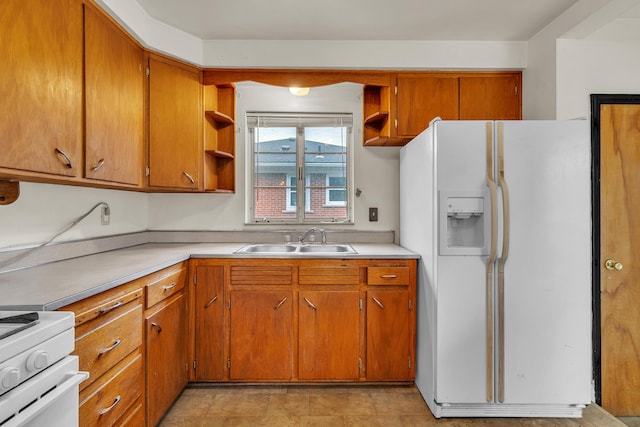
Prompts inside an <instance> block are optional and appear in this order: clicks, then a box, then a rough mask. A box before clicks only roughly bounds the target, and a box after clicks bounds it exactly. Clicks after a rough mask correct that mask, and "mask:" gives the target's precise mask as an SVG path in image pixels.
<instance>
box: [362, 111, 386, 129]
mask: <svg viewBox="0 0 640 427" xmlns="http://www.w3.org/2000/svg"><path fill="white" fill-rule="evenodd" d="M388 119H389V112H388V111H376V112H375V113H373V114H371V115H369V116H367V117H365V119H364V125H365V126H376V127H378V128H379V127H381V126H382V125H383V124H384V122H386V121H387V120H388Z"/></svg>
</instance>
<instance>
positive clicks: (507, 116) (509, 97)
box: [460, 72, 522, 120]
mask: <svg viewBox="0 0 640 427" xmlns="http://www.w3.org/2000/svg"><path fill="white" fill-rule="evenodd" d="M521 88H522V74H521V73H520V72H516V73H495V74H486V75H474V76H461V77H460V120H520V119H522V90H521Z"/></svg>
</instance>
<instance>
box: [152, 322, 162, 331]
mask: <svg viewBox="0 0 640 427" xmlns="http://www.w3.org/2000/svg"><path fill="white" fill-rule="evenodd" d="M151 327H155V328H158V333H160V332H162V326H160V325H158V324H157V323H156V322H153V323H152V324H151Z"/></svg>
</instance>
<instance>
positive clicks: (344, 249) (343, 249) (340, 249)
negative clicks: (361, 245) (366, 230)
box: [300, 244, 356, 254]
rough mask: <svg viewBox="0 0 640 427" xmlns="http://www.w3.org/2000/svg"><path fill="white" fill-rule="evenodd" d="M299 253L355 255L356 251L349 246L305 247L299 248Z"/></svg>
mask: <svg viewBox="0 0 640 427" xmlns="http://www.w3.org/2000/svg"><path fill="white" fill-rule="evenodd" d="M300 252H315V253H318V252H323V253H348V254H354V253H356V251H355V250H354V249H353V248H352V247H351V245H347V244H340V245H337V244H336V245H332V244H324V245H305V246H300Z"/></svg>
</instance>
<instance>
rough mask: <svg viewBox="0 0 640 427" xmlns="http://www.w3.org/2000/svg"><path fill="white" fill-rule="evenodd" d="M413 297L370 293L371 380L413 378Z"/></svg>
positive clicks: (369, 341)
mask: <svg viewBox="0 0 640 427" xmlns="http://www.w3.org/2000/svg"><path fill="white" fill-rule="evenodd" d="M409 337H410V333H409V293H408V292H407V291H406V290H401V291H367V380H397V381H400V380H408V379H410V378H411V364H412V363H413V361H412V360H411V358H410V341H409Z"/></svg>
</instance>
